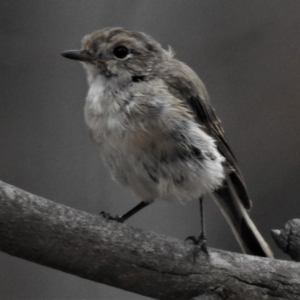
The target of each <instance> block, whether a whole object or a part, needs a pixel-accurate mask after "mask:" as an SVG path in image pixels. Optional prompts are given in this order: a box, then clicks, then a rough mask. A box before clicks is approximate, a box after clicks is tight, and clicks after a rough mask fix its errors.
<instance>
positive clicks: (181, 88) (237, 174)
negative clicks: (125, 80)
mask: <svg viewBox="0 0 300 300" xmlns="http://www.w3.org/2000/svg"><path fill="white" fill-rule="evenodd" d="M166 74H167V75H166ZM163 79H164V81H165V82H166V83H167V85H168V88H169V91H170V92H171V93H172V94H173V95H174V96H175V97H177V98H179V97H180V99H181V100H182V101H183V102H184V104H185V105H187V106H188V108H189V109H191V110H192V112H193V113H194V115H195V116H196V120H197V122H198V123H199V124H201V125H202V127H204V128H205V130H206V132H207V133H208V134H210V135H211V136H212V137H213V138H214V140H215V141H216V145H217V147H218V150H219V152H220V153H221V154H222V155H223V156H224V157H225V159H226V164H227V167H228V168H229V169H230V170H231V171H230V173H229V177H230V179H231V181H232V184H233V185H234V187H235V190H236V192H237V194H238V196H239V198H240V200H241V202H242V203H243V205H244V207H245V208H246V209H250V208H251V200H250V198H249V195H248V192H247V188H246V185H245V181H244V178H243V175H242V173H241V170H240V168H239V165H238V162H237V160H236V158H235V155H234V154H233V152H232V150H231V149H230V147H229V145H228V143H227V142H226V140H225V137H224V130H223V128H222V125H221V122H220V120H219V119H218V118H217V116H216V114H215V112H214V109H213V107H212V106H211V104H210V100H209V97H208V94H207V91H206V88H205V86H204V84H203V83H202V81H201V80H200V79H199V77H198V76H197V75H196V73H194V71H193V70H191V69H190V68H189V67H188V66H186V65H185V64H183V63H181V62H179V61H177V60H175V59H174V60H173V61H172V63H170V64H169V65H168V67H167V69H165V70H164V78H163Z"/></svg>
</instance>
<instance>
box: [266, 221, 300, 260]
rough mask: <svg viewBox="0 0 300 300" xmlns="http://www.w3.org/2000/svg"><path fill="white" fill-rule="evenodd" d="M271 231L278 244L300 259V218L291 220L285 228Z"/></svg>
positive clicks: (286, 251)
mask: <svg viewBox="0 0 300 300" xmlns="http://www.w3.org/2000/svg"><path fill="white" fill-rule="evenodd" d="M271 232H272V236H273V238H274V240H275V242H276V244H277V246H278V247H279V248H280V249H281V250H282V251H283V252H285V253H287V254H288V255H289V256H290V257H291V258H292V259H293V260H296V261H300V219H293V220H290V221H288V222H287V223H286V224H285V225H284V228H283V229H281V230H278V229H274V230H272V231H271Z"/></svg>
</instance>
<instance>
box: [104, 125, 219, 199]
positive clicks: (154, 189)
mask: <svg viewBox="0 0 300 300" xmlns="http://www.w3.org/2000/svg"><path fill="white" fill-rule="evenodd" d="M110 135H111V138H110V139H109V141H107V140H106V141H105V142H104V143H103V146H102V148H101V155H102V158H103V160H104V162H105V163H106V165H107V166H108V167H109V169H110V170H111V173H112V175H113V177H114V178H115V179H116V180H117V181H118V182H120V183H122V184H123V185H126V186H128V187H130V188H131V189H132V190H133V191H134V192H135V193H136V194H137V196H138V197H140V198H141V199H142V200H146V201H153V200H156V199H163V200H170V201H180V202H187V201H190V200H194V199H196V198H198V197H199V196H200V195H202V194H204V193H207V192H210V191H211V190H213V189H215V188H217V187H218V186H220V185H221V183H222V180H223V178H224V169H223V165H222V160H221V159H219V158H218V157H216V156H215V155H212V153H210V152H209V153H208V152H205V151H201V149H197V151H198V152H197V151H195V149H193V148H192V149H191V150H187V149H188V146H186V147H181V146H179V144H178V142H177V141H176V140H173V139H171V138H170V139H168V138H166V135H165V134H164V133H163V132H161V131H159V129H157V130H153V131H151V133H149V132H144V131H137V130H134V131H133V132H130V130H128V129H127V131H126V133H123V134H120V132H119V131H118V132H115V133H112V132H110ZM112 136H115V137H116V138H112Z"/></svg>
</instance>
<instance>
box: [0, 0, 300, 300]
mask: <svg viewBox="0 0 300 300" xmlns="http://www.w3.org/2000/svg"><path fill="white" fill-rule="evenodd" d="M299 15H300V1H298V0H295V1H293V0H290V1H282V0H278V1H277V0H252V1H249V0H230V1H223V0H197V1H196V0H195V1H193V0H189V1H185V0H181V1H176V0H164V1H159V0H151V1H147V0H144V1H142V0H136V1H134V0H126V1H125V0H118V1H116V0H113V1H112V0H88V1H86V0H64V1H59V0H51V1H46V0H40V1H37V0H26V1H25V0H6V1H1V2H0V39H1V43H0V63H1V68H0V76H1V80H0V82H1V85H0V88H1V89H0V95H1V96H0V97H1V98H0V104H1V106H0V143H1V147H0V180H3V181H6V182H8V183H11V184H13V185H16V186H18V187H20V188H22V189H25V190H27V191H30V192H32V193H35V194H38V195H41V196H44V197H46V198H48V199H51V200H54V201H57V202H60V203H63V204H66V205H69V206H72V207H75V208H77V209H81V210H84V211H87V212H90V213H92V214H97V213H98V212H100V211H102V210H105V211H108V212H111V213H113V214H122V213H123V212H125V211H127V210H128V209H129V208H131V207H132V206H133V205H135V204H136V203H137V201H138V200H137V199H135V198H134V197H133V196H132V194H131V193H130V192H129V191H127V190H124V189H123V188H122V187H120V186H118V184H117V183H115V182H113V181H112V180H111V179H110V176H109V174H108V172H107V170H105V168H104V167H103V165H102V162H101V161H100V159H99V157H98V154H97V152H96V151H95V149H94V147H93V145H92V143H91V141H90V139H89V135H88V133H87V129H86V127H85V124H84V120H83V105H84V98H85V95H86V92H87V84H86V79H85V74H84V72H83V70H82V68H81V66H80V65H79V64H76V63H74V62H73V61H69V60H66V59H64V58H62V57H61V56H60V52H62V51H63V50H67V49H72V48H78V47H79V45H80V40H81V38H82V37H83V36H84V35H85V34H87V33H90V32H92V31H94V30H96V29H100V28H103V27H109V26H124V27H127V28H131V29H134V30H138V31H144V32H147V33H148V34H150V35H152V36H153V37H154V38H156V39H157V40H158V41H160V42H161V43H162V45H163V46H168V45H171V46H172V47H173V48H174V49H175V52H176V56H177V58H179V59H180V60H182V61H184V62H186V63H187V64H188V65H190V66H191V67H192V68H193V69H194V70H195V71H196V72H197V73H198V74H199V76H200V77H201V78H202V79H203V81H204V82H205V84H206V86H207V88H208V90H209V93H210V96H211V98H212V101H213V104H214V106H215V108H216V110H217V114H218V115H219V117H220V118H221V119H222V121H223V125H224V127H225V130H226V136H227V139H228V141H229V143H230V144H231V146H232V148H233V150H234V152H235V153H236V155H237V157H238V160H239V162H240V165H241V168H242V170H243V172H244V176H245V178H246V181H247V184H248V188H249V191H250V194H251V197H252V199H253V202H254V207H253V210H252V218H253V220H254V221H255V223H256V224H257V226H258V227H259V229H260V230H261V232H262V233H263V235H264V236H265V238H266V239H267V241H268V242H269V243H270V245H271V246H272V248H273V249H274V252H275V254H276V256H277V257H278V258H283V259H287V257H285V256H284V255H283V254H281V253H280V251H279V250H277V249H276V247H275V246H274V243H273V241H272V238H271V237H270V229H272V228H279V227H281V226H282V225H283V224H284V223H285V222H286V221H287V220H289V219H291V218H294V217H300V206H299V204H298V203H299V199H300V175H299V172H300V160H299V148H300V134H299V132H300V118H299V116H300V84H299V82H300V59H299V55H300V54H299V52H300V48H299V46H300V34H299V32H300V18H299ZM0 209H1V208H0ZM205 214H206V222H207V231H208V239H209V240H208V243H209V246H211V247H215V248H221V249H226V250H230V251H238V252H239V251H240V250H239V247H238V246H237V244H236V242H235V239H234V237H233V235H232V233H231V232H230V230H229V227H228V226H227V224H226V223H225V221H224V219H223V217H222V216H221V215H220V213H219V211H218V209H217V208H216V206H215V205H214V203H213V202H212V201H211V200H210V199H207V201H206V203H205ZM128 223H129V224H130V225H132V226H136V227H140V228H143V229H145V230H151V231H155V232H158V233H162V234H165V235H170V236H173V237H177V238H179V239H184V238H185V237H187V236H188V235H191V234H197V233H198V232H199V214H198V203H196V202H195V203H191V204H188V205H185V206H182V205H179V204H178V205H176V204H174V205H172V204H168V203H155V204H154V205H152V206H151V207H149V208H146V209H145V210H143V211H142V212H141V213H139V214H138V215H136V216H134V217H133V218H132V219H131V220H130V221H129V222H128ZM0 242H1V241H0ZM0 298H1V299H13V300H14V299H18V300H19V299H107V300H118V299H132V300H138V299H140V300H142V299H146V298H145V297H142V296H139V295H134V294H130V293H127V292H124V291H121V290H117V289H114V288H111V287H108V286H105V285H100V284H96V283H93V282H90V281H87V280H84V279H81V278H77V277H75V276H72V275H68V274H64V273H62V272H59V271H56V270H52V269H49V268H46V267H42V266H39V265H36V264H33V263H30V262H27V261H24V260H21V259H18V258H15V257H11V256H8V255H6V254H3V253H0Z"/></svg>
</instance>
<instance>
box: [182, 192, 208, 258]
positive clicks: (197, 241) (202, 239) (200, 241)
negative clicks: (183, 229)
mask: <svg viewBox="0 0 300 300" xmlns="http://www.w3.org/2000/svg"><path fill="white" fill-rule="evenodd" d="M203 201H204V197H203V196H201V197H200V198H199V204H200V235H199V237H198V238H196V237H194V236H189V237H187V238H186V239H185V240H186V241H187V240H190V241H192V242H193V244H194V245H195V246H197V247H196V248H195V250H194V260H195V259H196V257H197V255H198V253H199V251H200V250H202V251H203V252H205V253H206V254H208V250H207V245H206V232H205V222H204V213H203V211H204V210H203Z"/></svg>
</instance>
